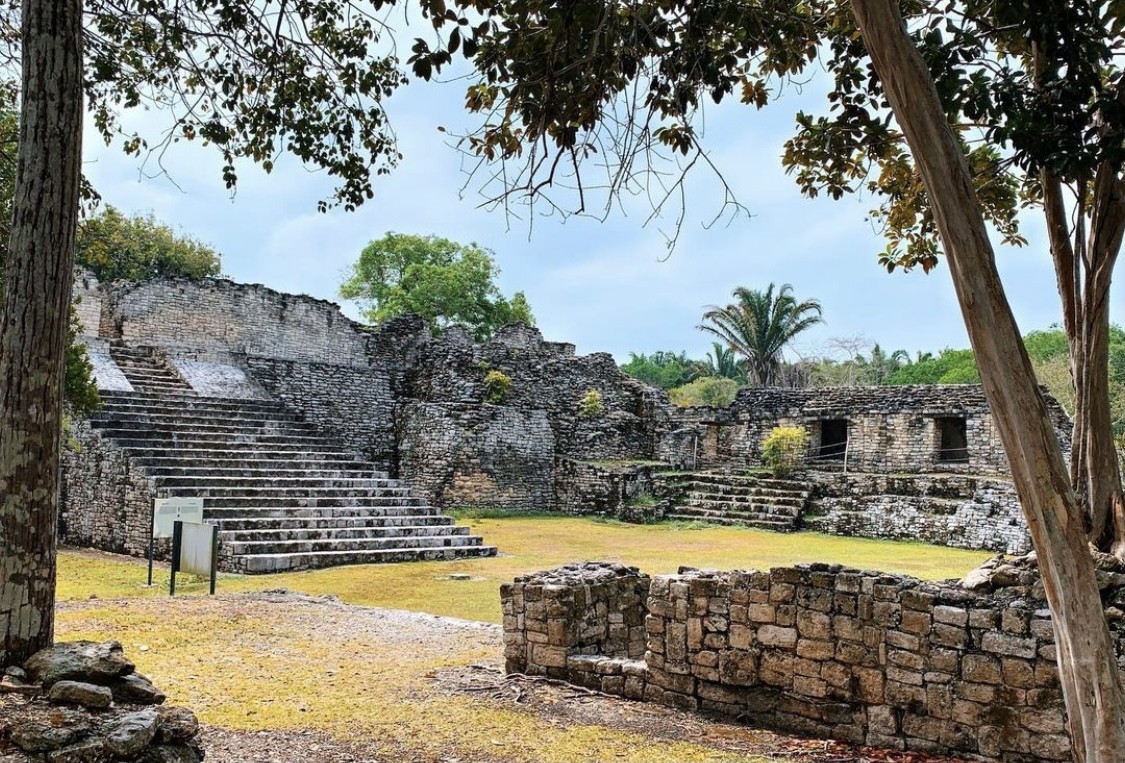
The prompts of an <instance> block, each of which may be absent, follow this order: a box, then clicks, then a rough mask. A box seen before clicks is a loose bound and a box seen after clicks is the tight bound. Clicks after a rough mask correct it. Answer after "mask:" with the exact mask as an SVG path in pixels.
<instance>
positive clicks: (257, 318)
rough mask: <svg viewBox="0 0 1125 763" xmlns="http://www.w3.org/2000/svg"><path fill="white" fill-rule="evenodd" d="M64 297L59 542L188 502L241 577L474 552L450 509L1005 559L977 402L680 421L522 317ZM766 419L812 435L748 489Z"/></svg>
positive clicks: (118, 544) (911, 400)
mask: <svg viewBox="0 0 1125 763" xmlns="http://www.w3.org/2000/svg"><path fill="white" fill-rule="evenodd" d="M76 291H77V292H78V294H79V296H81V302H80V303H79V313H80V319H81V322H82V326H83V334H84V341H85V342H86V344H87V346H88V348H89V352H90V357H91V359H92V361H93V363H94V369H95V375H96V378H97V383H98V386H99V388H100V389H101V390H102V393H103V396H104V398H105V400H106V402H107V406H106V410H105V411H103V412H100V413H98V414H95V415H94V416H92V417H91V418H90V419H88V420H85V421H81V422H76V424H75V426H74V435H75V437H76V439H77V440H78V442H79V443H80V448H78V449H77V450H75V451H72V452H70V453H68V454H67V456H66V458H65V465H64V476H63V490H64V508H63V513H62V516H61V530H62V538H63V541H64V542H66V543H70V544H76V545H89V546H96V547H99V548H104V549H108V550H112V551H119V552H125V553H131V554H138V555H139V554H143V553H144V552H145V550H146V548H147V543H148V538H149V534H150V521H151V515H152V501H153V499H154V498H158V497H168V496H175V495H195V496H202V497H203V498H204V506H205V517H206V519H207V521H211V522H214V523H216V524H217V525H218V526H219V527H220V530H221V533H220V549H221V556H222V564H223V566H224V567H225V568H227V569H231V570H239V571H245V572H268V571H274V570H283V569H300V568H307V567H317V566H325V565H331V564H341V563H359V562H371V561H380V560H392V561H398V560H405V559H413V558H427V559H431V558H453V557H457V556H463V555H483V554H491V553H495V549H494V548H491V547H489V546H487V545H485V540H486V539H481V538H478V537H474V536H471V535H469V534H468V531H467V529H466V528H463V527H457V526H456V525H455V524H454V522H453V520H452V519H450V518H449V517H447V516H444V515H442V513H441V510H442V509H447V508H451V507H458V506H486V507H503V508H509V509H514V510H535V511H544V510H555V511H565V512H574V513H592V512H600V513H611V514H615V515H618V516H622V517H625V518H630V519H660V518H662V517H665V516H679V517H696V518H704V519H709V520H714V521H720V522H729V523H737V524H751V525H757V526H764V527H770V528H773V529H780V530H786V529H794V528H796V527H800V526H804V527H814V528H818V529H822V530H825V531H829V532H843V533H849V534H857V535H870V536H883V537H911V538H923V539H926V540H930V541H933V542H939V543H949V544H952V545H961V546H969V547H979V548H994V549H999V550H1009V551H1022V550H1024V549H1025V548H1027V546H1028V542H1027V532H1026V529H1025V528H1024V526H1023V523H1022V519H1021V518H1020V514H1019V510H1018V503H1017V502H1016V499H1015V494H1014V491H1013V490H1012V488H1011V485H1010V483H1009V482H1008V481H1007V480H1006V478H1005V473H1006V464H1005V460H1004V455H1003V451H1002V449H1001V447H1000V444H999V441H998V439H997V436H996V433H995V431H994V429H993V427H992V420H991V414H990V413H989V411H988V408H987V406H986V405H985V402H984V398H983V395H982V393H981V391H980V389H979V388H977V387H973V386H956V387H911V388H852V389H838V390H817V391H791V390H761V389H758V390H744V391H743V392H742V393H740V395H739V397H738V399H737V400H736V401H735V403H734V404H733V405H732V406H730V407H729V408H728V409H724V410H712V409H677V408H675V407H674V406H672V405H670V404H669V402H668V399H667V397H666V395H665V394H664V393H663V392H662V391H660V390H657V389H654V388H652V387H649V386H647V385H645V384H643V383H641V382H639V381H637V380H634V379H632V378H630V377H628V376H626V375H624V374H623V373H622V372H621V371H620V370H619V369H618V368H617V366H616V364H615V363H614V360H613V358H612V357H611V356H610V355H608V354H605V353H594V354H591V355H587V356H577V355H576V354H575V352H574V347H573V345H569V344H563V343H556V342H548V341H544V339H543V338H542V336H541V335H540V333H539V332H538V331H537V330H535V329H533V328H528V327H526V326H520V325H514V326H508V327H506V328H504V329H502V330H500V331H499V332H498V333H497V335H496V337H495V338H494V339H493V340H492V341H491V342H488V343H485V344H474V343H473V342H472V341H471V339H470V338H469V336H468V334H467V333H466V332H464V331H461V330H457V329H453V330H449V331H447V332H445V333H444V334H443V335H442V336H440V337H434V336H432V335H431V334H430V332H429V331H428V330H427V329H426V327H425V326H424V325H423V324H422V323H421V321H420V320H417V319H414V318H409V317H407V318H402V319H397V320H393V321H390V322H387V323H386V324H383V325H382V326H380V327H378V328H375V329H372V328H368V327H365V326H361V325H359V324H357V323H355V322H353V321H351V320H349V319H348V318H346V317H345V316H344V315H343V314H342V313H341V312H340V310H339V308H338V307H337V306H336V305H334V304H332V303H329V302H325V301H321V300H317V299H312V298H310V297H305V296H295V295H289V294H281V293H278V292H276V291H273V290H271V289H268V288H265V287H263V286H258V285H245V284H236V283H232V282H230V281H227V280H221V279H203V280H199V281H150V282H145V283H140V284H127V285H123V284H114V285H109V286H105V285H99V284H97V283H96V282H94V281H93V280H92V279H91V278H89V277H86V278H84V279H80V281H79V283H78V284H77V286H76ZM490 372H499V374H502V375H503V376H504V377H506V378H507V380H508V382H509V383H507V384H506V385H504V387H503V388H497V389H494V388H492V387H490V382H488V381H487V380H488V378H489V373H490ZM495 376H496V374H493V377H495ZM1057 415H1058V422H1059V433H1060V437H1062V438H1063V439H1064V441H1065V438H1066V437H1067V433H1068V428H1069V425H1068V423H1067V422H1066V420H1065V416H1064V415H1063V414H1062V412H1061V411H1058V412H1057ZM778 423H799V424H801V425H803V426H805V427H806V428H808V429H809V431H810V434H811V452H810V465H811V466H812V467H813V469H811V470H810V471H809V472H808V473H807V474H805V475H803V476H802V478H801V479H800V480H799V481H796V482H784V483H783V482H776V481H772V480H768V479H764V478H762V477H760V476H756V475H754V474H749V473H747V469H749V468H750V467H753V466H756V465H757V463H758V456H759V450H758V449H759V447H760V442H761V439H762V437H763V436H764V434H765V433H766V432H767V431H768V430H769V429H770V428H771V427H772V426H774V425H776V424H778Z"/></svg>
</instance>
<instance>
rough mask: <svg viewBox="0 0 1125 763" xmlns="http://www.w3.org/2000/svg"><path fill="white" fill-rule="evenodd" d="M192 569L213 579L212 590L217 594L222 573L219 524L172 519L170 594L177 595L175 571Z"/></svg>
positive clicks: (213, 593) (197, 573)
mask: <svg viewBox="0 0 1125 763" xmlns="http://www.w3.org/2000/svg"><path fill="white" fill-rule="evenodd" d="M181 570H182V571H184V572H190V573H193V574H195V575H199V576H207V577H209V578H210V580H211V586H210V593H211V595H212V596H214V595H215V580H216V578H218V573H219V528H218V527H217V526H215V525H206V524H203V523H201V522H198V523H197V522H181V521H179V520H177V521H175V522H173V523H172V576H171V579H170V580H169V582H168V595H169V596H175V595H176V573H177V572H180V571H181Z"/></svg>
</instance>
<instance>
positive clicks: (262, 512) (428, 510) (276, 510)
mask: <svg viewBox="0 0 1125 763" xmlns="http://www.w3.org/2000/svg"><path fill="white" fill-rule="evenodd" d="M417 516H442V515H441V514H440V513H439V512H438V510H437V509H435V508H433V507H432V506H425V505H421V506H411V505H408V504H403V505H397V506H396V505H390V504H389V505H384V506H300V505H297V504H294V503H278V504H276V505H267V506H209V505H207V503H206V502H204V504H203V517H204V518H205V519H206V520H207V521H209V522H210V521H211V520H215V521H222V520H227V519H234V520H242V519H284V518H285V517H296V518H299V519H314V518H317V517H330V518H333V519H352V518H354V519H368V518H370V519H379V518H389V517H417Z"/></svg>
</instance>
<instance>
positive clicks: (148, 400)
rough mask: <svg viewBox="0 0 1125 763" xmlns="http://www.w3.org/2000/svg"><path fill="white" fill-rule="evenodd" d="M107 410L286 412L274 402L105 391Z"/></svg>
mask: <svg viewBox="0 0 1125 763" xmlns="http://www.w3.org/2000/svg"><path fill="white" fill-rule="evenodd" d="M101 396H102V400H103V401H104V402H105V404H106V408H107V409H117V408H118V407H121V408H129V409H132V408H144V407H155V408H156V409H158V410H159V409H171V410H198V409H214V410H242V409H246V410H262V411H286V410H287V409H286V408H285V406H283V405H282V404H281V403H278V402H277V401H274V400H256V399H251V398H240V397H210V396H207V395H198V396H196V395H177V394H169V395H153V394H148V393H144V392H125V391H118V390H105V391H103V392H102V393H101Z"/></svg>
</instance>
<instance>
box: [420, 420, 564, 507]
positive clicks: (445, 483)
mask: <svg viewBox="0 0 1125 763" xmlns="http://www.w3.org/2000/svg"><path fill="white" fill-rule="evenodd" d="M398 438H399V446H398V467H399V476H400V477H401V478H402V479H404V480H406V481H407V482H409V484H410V485H411V487H413V488H414V489H415V490H417V491H419V492H420V493H421V494H422V495H424V496H426V498H427V500H429V501H430V502H431V503H433V504H434V505H436V506H441V507H453V506H474V507H498V506H499V507H505V508H512V509H523V510H528V511H545V510H549V509H552V508H554V505H555V502H554V488H553V481H552V479H553V473H554V466H555V436H554V433H553V432H552V430H551V424H550V421H549V419H548V417H547V414H546V412H544V411H542V410H534V409H532V410H523V409H520V408H516V407H513V406H505V405H488V404H483V403H471V404H470V403H460V404H457V403H411V404H408V405H406V406H404V407H403V408H402V410H401V413H400V415H399V425H398Z"/></svg>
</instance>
